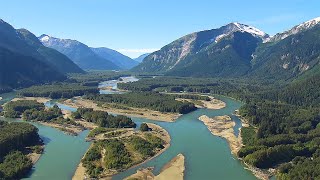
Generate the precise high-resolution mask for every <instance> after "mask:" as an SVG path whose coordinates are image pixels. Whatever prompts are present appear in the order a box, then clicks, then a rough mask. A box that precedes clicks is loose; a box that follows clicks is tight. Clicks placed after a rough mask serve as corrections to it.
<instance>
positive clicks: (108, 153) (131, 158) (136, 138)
mask: <svg viewBox="0 0 320 180" xmlns="http://www.w3.org/2000/svg"><path fill="white" fill-rule="evenodd" d="M89 136H90V139H91V140H94V143H93V144H92V145H91V147H90V149H89V150H88V152H87V153H86V154H85V156H84V157H83V159H82V161H81V162H82V163H81V164H80V165H79V167H78V169H77V171H76V173H75V176H74V177H73V179H77V178H80V177H81V178H107V177H111V176H112V175H114V174H116V173H118V172H121V171H124V170H126V169H128V168H130V167H132V166H134V165H137V164H139V163H141V162H143V161H146V160H148V159H150V158H152V157H154V156H155V155H158V154H160V153H162V152H163V151H164V150H165V149H166V148H168V147H169V145H170V144H169V143H170V136H169V134H168V132H166V131H165V130H164V129H163V128H161V127H160V126H157V125H154V124H146V123H143V124H141V127H140V131H134V130H133V129H118V128H111V129H110V128H96V129H94V130H93V131H92V132H91V133H90V134H89ZM83 168H84V169H85V170H83Z"/></svg>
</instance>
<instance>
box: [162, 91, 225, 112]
mask: <svg viewBox="0 0 320 180" xmlns="http://www.w3.org/2000/svg"><path fill="white" fill-rule="evenodd" d="M165 94H177V95H198V96H208V97H209V98H210V101H205V100H194V99H184V98H177V99H176V100H177V101H188V102H191V103H194V104H195V106H196V107H197V108H206V109H213V110H217V109H223V108H225V107H226V106H227V104H226V103H225V102H224V101H222V100H220V99H217V98H215V97H214V96H211V95H206V94H201V93H165ZM197 101H198V102H201V103H202V104H201V105H200V104H197V103H196V102H197Z"/></svg>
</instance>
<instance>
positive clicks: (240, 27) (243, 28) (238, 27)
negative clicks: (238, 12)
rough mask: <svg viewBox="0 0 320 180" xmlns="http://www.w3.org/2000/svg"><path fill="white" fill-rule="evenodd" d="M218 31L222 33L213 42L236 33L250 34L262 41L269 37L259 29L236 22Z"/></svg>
mask: <svg viewBox="0 0 320 180" xmlns="http://www.w3.org/2000/svg"><path fill="white" fill-rule="evenodd" d="M220 29H222V31H223V32H222V33H221V34H220V35H218V36H217V37H216V38H215V40H214V41H215V42H218V41H220V40H221V39H223V38H224V37H226V36H229V35H230V34H232V33H234V32H237V31H240V32H247V33H250V34H251V35H253V36H255V37H258V38H261V39H262V40H265V39H267V38H269V35H268V34H267V33H265V32H263V31H261V30H260V29H258V28H256V27H253V26H249V25H246V24H241V23H238V22H233V23H230V24H228V25H226V26H223V27H221V28H220Z"/></svg>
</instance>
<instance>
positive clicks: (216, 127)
mask: <svg viewBox="0 0 320 180" xmlns="http://www.w3.org/2000/svg"><path fill="white" fill-rule="evenodd" d="M199 120H200V121H202V122H203V123H204V124H205V125H206V126H207V128H208V129H209V131H210V132H211V133H212V134H213V135H215V136H219V137H222V138H224V139H226V140H227V142H228V144H229V146H230V149H231V152H232V154H233V155H234V156H236V157H238V155H237V153H238V151H239V150H240V149H241V147H243V146H244V145H243V143H242V138H241V128H240V131H239V136H238V137H236V136H235V135H234V130H233V127H234V125H235V123H234V121H232V120H231V118H230V117H229V116H215V117H212V118H209V117H208V116H205V115H203V116H201V117H199ZM241 122H243V123H244V126H243V127H249V124H247V123H246V121H245V120H244V119H241ZM238 159H239V160H241V161H242V162H243V163H244V165H245V167H244V168H245V169H248V170H250V171H251V172H252V173H253V174H254V175H255V176H256V177H257V178H258V179H262V180H268V179H269V178H270V177H271V176H272V175H273V174H272V173H271V172H269V171H268V170H262V169H259V168H256V167H253V166H251V165H249V164H247V163H245V162H244V161H243V159H241V158H238Z"/></svg>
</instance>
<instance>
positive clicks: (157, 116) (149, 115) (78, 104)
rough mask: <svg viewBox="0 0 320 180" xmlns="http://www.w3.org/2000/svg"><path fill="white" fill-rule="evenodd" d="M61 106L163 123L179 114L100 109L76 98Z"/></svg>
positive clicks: (171, 120) (146, 110)
mask: <svg viewBox="0 0 320 180" xmlns="http://www.w3.org/2000/svg"><path fill="white" fill-rule="evenodd" d="M63 104H65V105H67V106H70V107H73V108H82V107H84V108H93V109H94V110H98V111H106V112H108V113H111V114H118V115H125V116H129V117H137V118H146V119H151V120H154V121H163V122H174V121H175V120H176V119H178V118H179V117H180V116H181V114H174V113H163V112H159V111H153V110H149V109H144V108H133V107H128V109H129V110H128V109H117V108H114V107H100V106H98V105H97V103H95V102H93V101H91V100H86V99H82V98H79V97H77V98H76V100H75V102H74V101H72V100H71V99H68V100H65V101H64V102H63ZM106 105H111V106H112V104H111V103H107V104H106Z"/></svg>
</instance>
